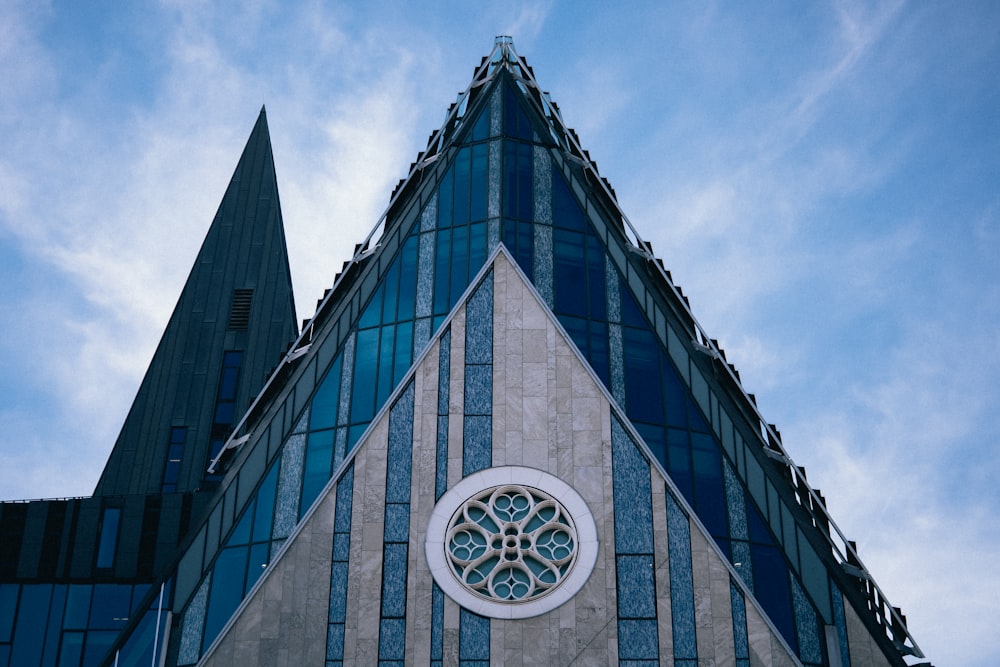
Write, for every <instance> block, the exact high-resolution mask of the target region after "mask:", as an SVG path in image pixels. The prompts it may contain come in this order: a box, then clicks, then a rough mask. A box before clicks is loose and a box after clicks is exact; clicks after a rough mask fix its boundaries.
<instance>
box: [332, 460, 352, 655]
mask: <svg viewBox="0 0 1000 667" xmlns="http://www.w3.org/2000/svg"><path fill="white" fill-rule="evenodd" d="M353 504H354V464H353V463H352V464H351V466H350V467H349V468H348V469H347V470H346V471H345V472H344V475H343V477H341V478H340V482H339V483H338V484H337V504H336V508H335V509H334V516H333V558H332V561H333V562H332V563H331V565H330V615H329V623H330V624H329V626H328V627H327V632H326V660H327V663H326V664H327V667H342V665H343V664H344V663H343V660H344V624H345V623H346V622H347V575H348V571H349V569H350V558H351V511H352V505H353Z"/></svg>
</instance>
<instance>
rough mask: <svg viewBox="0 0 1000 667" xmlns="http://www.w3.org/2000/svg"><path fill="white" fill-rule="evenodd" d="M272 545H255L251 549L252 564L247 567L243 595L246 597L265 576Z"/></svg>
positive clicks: (264, 543)
mask: <svg viewBox="0 0 1000 667" xmlns="http://www.w3.org/2000/svg"><path fill="white" fill-rule="evenodd" d="M270 549H271V545H270V543H268V542H263V543H261V544H255V545H253V546H252V547H250V563H249V564H248V565H247V582H246V585H245V586H244V588H243V595H244V596H246V594H247V593H249V592H250V589H251V588H253V585H254V584H256V583H257V580H258V579H260V575H262V574H264V570H265V569H267V564H268V562H270V558H269V553H270Z"/></svg>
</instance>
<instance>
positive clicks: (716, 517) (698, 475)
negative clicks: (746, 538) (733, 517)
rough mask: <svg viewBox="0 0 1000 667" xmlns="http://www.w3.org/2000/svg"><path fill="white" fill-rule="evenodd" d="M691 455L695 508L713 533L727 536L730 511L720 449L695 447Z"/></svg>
mask: <svg viewBox="0 0 1000 667" xmlns="http://www.w3.org/2000/svg"><path fill="white" fill-rule="evenodd" d="M692 440H694V438H693V437H692ZM691 455H692V460H693V463H694V475H695V482H694V484H695V508H696V510H697V512H698V517H699V518H700V519H701V522H702V523H704V524H705V527H706V528H708V531H709V532H710V533H711V534H712V535H716V536H720V537H725V536H727V535H728V534H729V527H728V520H727V515H728V511H727V509H726V493H725V487H724V485H723V481H722V463H721V461H720V459H719V450H718V449H715V450H714V451H705V450H703V449H694V450H692V452H691Z"/></svg>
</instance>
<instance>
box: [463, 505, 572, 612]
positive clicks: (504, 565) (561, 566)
mask: <svg viewBox="0 0 1000 667" xmlns="http://www.w3.org/2000/svg"><path fill="white" fill-rule="evenodd" d="M578 543H579V540H578V538H577V533H576V527H575V525H574V523H573V519H572V517H571V516H570V515H569V513H568V512H567V511H566V509H565V508H564V507H563V506H562V504H560V503H559V501H557V500H556V499H555V498H553V497H552V496H550V495H548V494H546V493H545V492H544V491H540V490H539V489H536V488H532V487H528V486H522V485H503V486H496V487H492V488H489V489H486V490H484V491H482V492H480V493H478V494H476V495H475V496H473V497H471V498H469V499H468V500H466V501H465V502H464V503H463V504H462V505H461V506H459V508H458V509H457V510H456V512H455V514H454V515H453V516H452V518H451V521H450V522H449V524H448V531H447V536H446V540H445V545H446V548H445V552H446V554H447V558H448V561H449V563H450V565H451V568H452V570H453V572H454V574H455V576H456V577H457V578H458V579H459V581H461V582H462V583H463V584H464V585H465V586H466V587H467V588H468V589H469V590H471V591H472V592H474V593H476V594H477V595H479V596H482V597H484V598H486V599H489V600H491V601H497V602H523V601H527V600H531V599H534V598H538V597H540V596H543V595H545V594H546V593H547V592H549V591H550V590H552V589H553V588H555V587H557V586H558V585H559V584H560V583H561V582H562V581H563V580H564V579H565V578H566V576H567V575H568V574H569V572H570V570H571V569H572V567H573V564H574V561H575V560H576V556H577V552H578Z"/></svg>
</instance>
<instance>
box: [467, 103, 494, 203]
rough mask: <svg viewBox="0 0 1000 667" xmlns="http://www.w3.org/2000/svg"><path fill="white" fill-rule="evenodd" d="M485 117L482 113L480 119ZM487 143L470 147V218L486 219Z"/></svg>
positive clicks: (487, 185)
mask: <svg viewBox="0 0 1000 667" xmlns="http://www.w3.org/2000/svg"><path fill="white" fill-rule="evenodd" d="M486 118H487V115H486V114H483V115H482V117H481V118H480V121H482V120H485V119H486ZM489 158H490V147H489V144H477V145H476V146H473V147H472V182H471V184H470V185H471V192H470V195H469V217H470V219H471V220H485V219H486V204H487V201H486V198H487V192H488V190H489V183H488V181H487V179H488V176H489Z"/></svg>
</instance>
